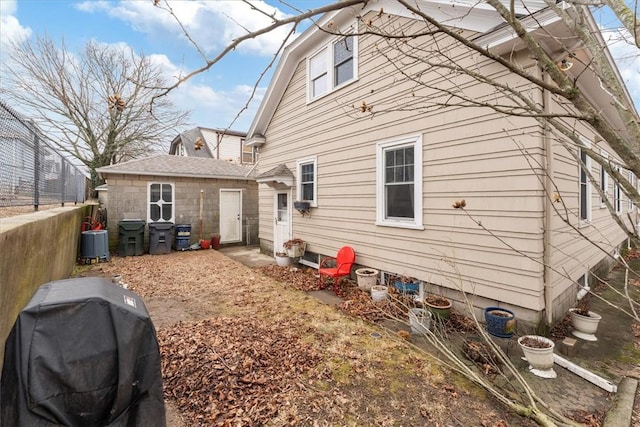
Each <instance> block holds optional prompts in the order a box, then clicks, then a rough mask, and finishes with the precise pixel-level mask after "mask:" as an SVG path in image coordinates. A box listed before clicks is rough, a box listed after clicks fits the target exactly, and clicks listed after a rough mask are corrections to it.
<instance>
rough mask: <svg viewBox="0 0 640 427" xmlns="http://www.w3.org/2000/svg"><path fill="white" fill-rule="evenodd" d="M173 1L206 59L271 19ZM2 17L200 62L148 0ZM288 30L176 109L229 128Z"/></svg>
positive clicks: (34, 30)
mask: <svg viewBox="0 0 640 427" xmlns="http://www.w3.org/2000/svg"><path fill="white" fill-rule="evenodd" d="M330 2H331V1H330V0H293V1H289V2H288V3H289V4H293V5H296V6H297V7H299V8H301V9H310V8H313V7H318V6H321V5H324V4H328V3H330ZM259 3H260V4H261V7H263V8H265V9H269V8H271V9H270V10H269V12H270V13H276V15H277V16H279V17H284V16H286V15H288V14H293V13H294V11H293V10H291V9H290V8H289V7H287V6H286V5H285V4H284V3H282V2H280V1H278V0H267V1H266V2H259ZM172 6H173V7H174V11H175V12H176V14H177V15H178V16H179V17H180V19H181V21H182V22H183V24H185V26H186V27H187V28H188V30H189V33H190V34H191V35H192V36H193V37H194V38H195V39H196V41H197V42H198V44H199V45H200V46H201V47H202V48H203V49H204V50H205V53H206V54H207V55H208V56H212V54H213V53H214V52H217V51H219V49H220V48H221V47H223V46H224V45H225V44H226V43H228V42H229V40H231V39H232V38H234V37H237V36H238V35H240V34H242V32H243V31H244V30H243V29H242V28H241V26H240V25H239V24H241V25H243V26H245V27H247V28H258V27H260V26H264V25H266V23H267V22H268V18H267V17H265V16H261V15H260V14H257V13H250V12H249V11H248V10H247V8H246V5H245V4H244V3H242V2H240V1H206V2H187V1H182V2H174V3H172ZM276 8H277V9H276ZM0 18H1V22H0V35H1V39H2V40H3V41H6V40H7V39H9V38H11V37H16V36H18V37H20V36H22V37H34V36H35V35H36V34H39V35H43V34H47V35H49V36H50V37H51V38H53V39H54V40H55V41H59V40H61V39H62V38H64V42H65V44H66V46H67V48H68V49H70V50H72V51H76V52H77V51H78V50H79V49H81V48H82V47H83V46H84V45H85V44H86V42H87V41H89V40H91V39H93V40H96V41H98V42H102V43H110V44H116V43H123V44H126V45H128V46H130V47H132V48H133V49H134V51H136V52H142V53H144V54H145V55H146V56H152V57H153V59H154V60H155V61H157V62H159V63H162V64H163V65H164V66H165V68H166V69H167V72H168V73H169V75H176V74H177V73H178V72H179V71H180V70H183V71H187V72H188V71H191V70H193V69H194V68H197V67H199V66H201V65H202V60H201V58H200V57H199V56H198V54H197V52H196V50H195V49H194V48H193V47H192V46H191V45H190V44H189V43H188V41H187V40H186V39H185V37H183V36H182V34H181V31H180V29H179V28H178V26H177V24H176V23H175V21H173V18H171V17H170V16H169V15H168V14H167V13H166V12H164V11H161V10H159V9H158V8H155V7H153V5H152V1H151V0H137V1H107V0H89V1H71V0H20V1H14V0H0ZM596 18H598V15H596ZM600 18H602V17H600ZM234 21H235V22H234ZM283 31H284V30H281V31H275V32H273V33H271V34H268V35H265V36H263V37H260V38H259V39H257V40H254V41H251V42H249V43H247V44H243V45H242V46H241V47H240V48H239V49H238V50H236V51H235V52H233V53H231V54H230V55H229V56H228V57H226V58H224V59H223V60H222V61H221V62H220V63H219V64H217V65H216V66H214V67H213V68H212V69H211V70H209V71H208V72H206V73H204V74H201V75H199V76H197V77H195V78H193V79H192V80H190V81H189V82H187V83H186V84H184V85H183V86H181V87H180V88H179V89H178V90H176V91H175V92H174V93H173V94H172V98H173V100H174V102H175V103H176V104H177V106H178V107H180V108H183V109H188V110H191V111H192V116H191V121H192V122H193V125H194V126H195V125H197V126H203V127H214V128H215V127H218V128H225V127H227V126H229V125H230V124H231V122H232V120H233V119H234V117H235V116H236V114H237V113H238V111H240V110H241V108H242V107H243V105H244V104H245V102H246V100H247V99H248V96H249V93H250V92H251V90H252V88H253V85H254V82H255V80H256V78H257V76H258V75H259V74H260V72H261V71H262V69H263V67H264V66H265V65H266V64H267V63H268V61H269V60H270V55H271V54H272V53H273V52H275V49H276V48H277V46H278V45H279V44H280V43H281V41H282V39H283ZM618 46H619V45H618ZM1 47H2V46H0V48H1ZM3 50H4V49H3ZM612 53H613V54H614V56H617V57H620V58H625V57H626V58H627V59H625V60H621V62H619V68H620V71H621V74H622V75H623V78H624V79H625V80H626V82H627V85H628V88H629V90H630V92H631V93H632V96H633V98H634V100H635V103H636V105H637V106H640V65H638V63H640V61H638V59H637V57H633V58H631V57H629V55H628V54H627V53H625V52H624V49H622V48H621V47H620V49H618V48H616V47H614V48H613V49H612ZM636 54H637V53H636ZM268 77H270V75H269V76H268ZM268 83H269V78H266V79H265V80H263V82H262V83H261V84H260V88H259V90H258V93H257V97H256V99H255V100H254V101H253V103H252V104H251V106H250V108H249V110H247V111H245V112H244V113H243V114H242V116H241V117H240V119H239V120H238V121H236V122H235V123H234V124H233V125H232V128H233V129H236V130H241V131H246V130H247V129H248V128H249V125H250V123H251V120H252V118H253V116H254V114H255V111H256V110H257V107H258V104H259V101H260V99H261V97H262V95H263V94H264V90H265V89H266V86H267V85H268ZM18 110H19V109H18Z"/></svg>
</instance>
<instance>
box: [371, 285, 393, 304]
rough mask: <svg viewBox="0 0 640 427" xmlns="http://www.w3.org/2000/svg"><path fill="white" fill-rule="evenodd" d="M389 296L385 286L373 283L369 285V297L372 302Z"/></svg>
mask: <svg viewBox="0 0 640 427" xmlns="http://www.w3.org/2000/svg"><path fill="white" fill-rule="evenodd" d="M388 296H389V293H388V291H387V287H386V286H380V285H374V286H372V287H371V299H372V300H373V302H378V301H384V300H386V299H387V297H388Z"/></svg>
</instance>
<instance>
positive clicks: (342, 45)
mask: <svg viewBox="0 0 640 427" xmlns="http://www.w3.org/2000/svg"><path fill="white" fill-rule="evenodd" d="M356 49H357V39H356V37H355V36H342V37H340V38H339V39H338V40H334V41H333V42H331V43H330V44H329V45H327V46H324V47H323V48H322V49H320V50H319V51H317V52H316V53H315V54H314V55H313V56H311V57H309V61H308V64H307V69H308V70H309V75H308V96H309V100H313V99H315V98H318V97H319V96H321V95H324V94H326V93H329V92H330V91H332V90H333V89H335V88H336V87H338V86H340V85H342V84H345V83H347V82H349V81H352V80H354V79H355V77H356V64H357V62H356V61H357V57H356V55H355V52H356Z"/></svg>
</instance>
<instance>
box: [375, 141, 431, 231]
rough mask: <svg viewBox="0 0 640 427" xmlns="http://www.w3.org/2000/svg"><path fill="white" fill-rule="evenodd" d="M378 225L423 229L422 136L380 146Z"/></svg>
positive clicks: (378, 149)
mask: <svg viewBox="0 0 640 427" xmlns="http://www.w3.org/2000/svg"><path fill="white" fill-rule="evenodd" d="M376 172H377V194H376V200H377V203H376V217H377V224H378V225H388V226H395V227H404V228H419V229H422V137H421V136H412V137H406V138H402V139H399V140H396V141H390V142H386V143H381V144H378V146H377V171H376Z"/></svg>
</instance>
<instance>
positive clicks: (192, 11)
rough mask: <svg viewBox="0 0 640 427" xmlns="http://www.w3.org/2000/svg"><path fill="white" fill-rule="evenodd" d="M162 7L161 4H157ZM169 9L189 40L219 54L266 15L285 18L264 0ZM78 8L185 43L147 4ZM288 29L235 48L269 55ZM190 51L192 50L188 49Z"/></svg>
mask: <svg viewBox="0 0 640 427" xmlns="http://www.w3.org/2000/svg"><path fill="white" fill-rule="evenodd" d="M161 4H163V3H161ZM169 4H170V7H171V9H172V11H173V13H174V14H175V15H176V17H177V18H178V19H179V20H180V23H181V24H182V25H183V26H184V29H185V30H186V32H187V33H188V35H189V37H191V38H192V39H193V41H195V42H196V43H197V44H198V46H199V47H200V48H201V49H202V50H203V51H204V52H205V53H206V54H212V53H214V52H219V51H220V50H221V49H223V48H224V47H225V46H227V45H228V44H229V43H230V42H231V41H232V40H233V39H236V38H238V37H241V36H243V35H245V34H247V32H248V31H255V30H258V29H260V28H264V27H266V26H268V25H270V24H271V23H272V19H271V18H270V17H269V16H267V15H272V14H273V15H274V16H275V17H276V18H278V19H282V18H284V17H286V16H287V15H285V14H284V13H282V12H280V11H279V10H278V9H276V8H274V7H272V6H270V5H268V4H266V3H265V2H264V1H254V2H252V6H253V8H255V9H259V10H260V11H262V12H260V11H258V10H255V9H252V7H251V6H249V5H248V4H247V3H245V2H240V1H233V0H231V1H229V0H227V1H190V2H185V1H171V2H169ZM77 7H78V9H80V10H83V11H86V12H94V13H97V12H103V13H106V14H108V15H109V16H110V17H112V18H116V19H120V20H122V21H124V22H126V23H127V24H128V25H130V26H131V27H132V28H134V29H135V30H137V31H139V32H142V33H145V34H147V35H148V36H149V37H151V38H152V39H155V40H159V41H161V40H169V39H171V40H175V39H176V38H179V39H181V40H183V41H184V43H189V42H188V40H187V37H186V35H185V33H184V31H183V30H182V29H181V28H180V26H179V24H178V23H177V22H176V20H175V18H174V17H172V16H171V15H170V13H169V12H168V11H167V10H162V9H160V8H158V7H155V6H153V4H152V2H150V1H145V2H141V1H133V2H132V1H126V2H118V3H113V2H108V1H85V2H83V3H80V4H79V5H78V6H77ZM289 28H290V27H287V28H278V29H275V30H273V31H270V32H269V33H267V34H264V35H262V36H260V37H256V38H255V39H249V40H247V41H246V42H243V43H241V44H240V46H239V47H238V49H237V50H238V51H239V52H244V53H248V54H253V55H260V56H270V55H272V54H273V53H274V52H275V51H276V50H277V49H278V47H279V46H280V44H281V43H282V41H283V40H284V38H285V37H286V35H287V33H288V31H289ZM192 48H193V47H192Z"/></svg>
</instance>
